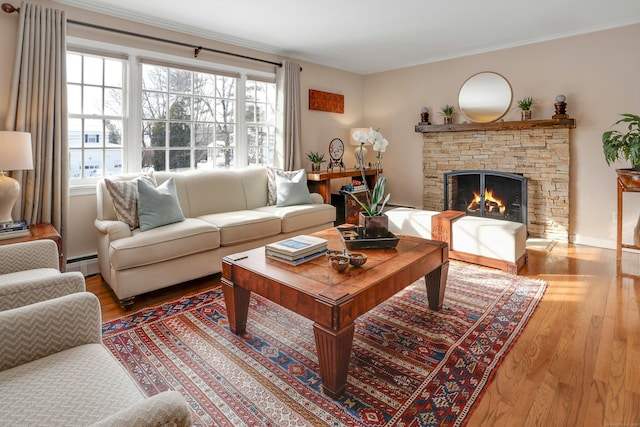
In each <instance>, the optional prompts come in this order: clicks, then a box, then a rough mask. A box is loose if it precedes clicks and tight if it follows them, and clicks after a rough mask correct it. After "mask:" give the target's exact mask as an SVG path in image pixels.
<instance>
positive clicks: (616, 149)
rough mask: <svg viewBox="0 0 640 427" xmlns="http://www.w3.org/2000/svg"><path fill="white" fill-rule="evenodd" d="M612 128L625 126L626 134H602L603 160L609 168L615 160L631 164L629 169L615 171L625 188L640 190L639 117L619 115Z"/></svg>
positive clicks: (613, 132)
mask: <svg viewBox="0 0 640 427" xmlns="http://www.w3.org/2000/svg"><path fill="white" fill-rule="evenodd" d="M621 116H622V118H621V119H620V120H618V121H617V122H615V123H614V124H613V126H615V125H618V124H620V123H626V124H627V132H624V133H623V132H620V131H619V130H615V129H614V130H608V131H606V132H604V133H603V134H602V150H603V152H604V159H605V160H606V162H607V164H608V165H609V166H610V165H611V164H612V163H613V162H615V161H617V160H627V161H630V162H631V169H616V171H617V172H618V176H619V177H620V179H621V180H622V182H623V184H624V185H625V186H629V187H633V188H640V116H637V115H635V114H621Z"/></svg>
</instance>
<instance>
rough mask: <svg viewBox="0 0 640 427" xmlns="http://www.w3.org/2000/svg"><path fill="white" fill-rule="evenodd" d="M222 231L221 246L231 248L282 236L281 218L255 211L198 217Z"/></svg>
mask: <svg viewBox="0 0 640 427" xmlns="http://www.w3.org/2000/svg"><path fill="white" fill-rule="evenodd" d="M198 219H201V220H203V221H206V222H208V223H211V224H213V225H215V226H216V227H217V228H219V229H220V246H231V245H237V244H239V243H244V242H250V241H252V240H258V239H262V238H264V237H269V236H275V235H277V234H280V230H281V227H280V218H279V217H277V216H276V215H273V214H272V213H268V212H261V211H259V210H258V209H255V210H243V211H235V212H225V213H219V214H211V215H203V216H201V217H198Z"/></svg>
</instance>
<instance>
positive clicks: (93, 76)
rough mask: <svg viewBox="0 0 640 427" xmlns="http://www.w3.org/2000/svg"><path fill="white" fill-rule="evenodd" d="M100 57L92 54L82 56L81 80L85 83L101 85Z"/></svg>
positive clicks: (102, 81)
mask: <svg viewBox="0 0 640 427" xmlns="http://www.w3.org/2000/svg"><path fill="white" fill-rule="evenodd" d="M102 71H103V69H102V58H96V57H93V56H85V57H84V70H83V77H84V78H83V81H84V83H85V84H90V85H102V84H103V83H104V80H103V78H102Z"/></svg>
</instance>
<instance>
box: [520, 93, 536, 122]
mask: <svg viewBox="0 0 640 427" xmlns="http://www.w3.org/2000/svg"><path fill="white" fill-rule="evenodd" d="M533 102H534V99H533V97H531V96H526V97H524V98H522V99H521V100H520V101H518V108H519V109H520V112H521V114H522V120H531V107H533Z"/></svg>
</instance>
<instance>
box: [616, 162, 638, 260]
mask: <svg viewBox="0 0 640 427" xmlns="http://www.w3.org/2000/svg"><path fill="white" fill-rule="evenodd" d="M616 172H618V221H617V222H618V223H617V230H616V231H617V233H616V261H620V260H621V258H622V248H627V249H638V250H640V246H636V245H628V244H625V243H622V198H623V193H627V192H629V193H640V173H638V172H634V171H631V170H629V169H617V170H616ZM618 267H619V265H618Z"/></svg>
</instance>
